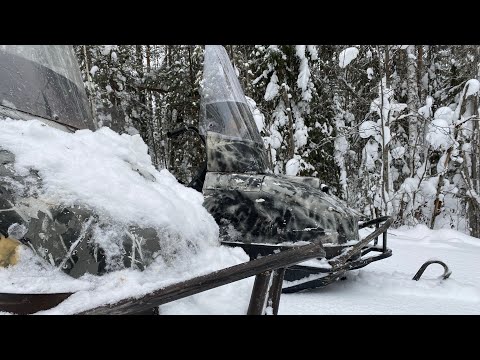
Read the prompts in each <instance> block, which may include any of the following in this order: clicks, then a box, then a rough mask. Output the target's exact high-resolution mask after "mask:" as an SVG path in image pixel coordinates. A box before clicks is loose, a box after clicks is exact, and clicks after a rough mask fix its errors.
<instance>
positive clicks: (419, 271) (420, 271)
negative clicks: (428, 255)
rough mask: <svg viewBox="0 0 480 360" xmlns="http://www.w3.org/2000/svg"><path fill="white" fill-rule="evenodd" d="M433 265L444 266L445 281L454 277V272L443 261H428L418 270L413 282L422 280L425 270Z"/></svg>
mask: <svg viewBox="0 0 480 360" xmlns="http://www.w3.org/2000/svg"><path fill="white" fill-rule="evenodd" d="M431 264H440V265H442V266H443V275H442V278H443V280H446V279H448V278H449V277H450V275H452V271H451V270H450V269H449V268H448V266H447V264H445V263H444V262H443V261H441V260H428V261H425V263H424V264H423V265H422V266H421V267H420V269H418V271H417V273H416V274H415V276H414V277H413V279H412V280H415V281H418V280H420V278H421V277H422V275H423V273H424V271H425V269H426V268H427V267H428V266H429V265H431Z"/></svg>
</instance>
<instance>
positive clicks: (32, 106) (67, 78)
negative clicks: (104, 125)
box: [0, 45, 94, 129]
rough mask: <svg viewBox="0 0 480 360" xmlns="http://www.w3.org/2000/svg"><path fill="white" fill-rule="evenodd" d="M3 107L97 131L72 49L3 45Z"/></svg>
mask: <svg viewBox="0 0 480 360" xmlns="http://www.w3.org/2000/svg"><path fill="white" fill-rule="evenodd" d="M0 107H5V108H9V109H12V110H16V111H21V112H23V113H27V114H30V115H33V116H37V117H41V118H45V119H49V120H53V121H55V122H58V123H61V124H64V125H68V126H72V127H74V128H77V129H84V128H89V129H93V128H94V122H93V119H92V115H91V112H90V108H89V104H88V100H87V96H86V93H85V89H84V85H83V81H82V77H81V74H80V68H79V66H78V63H77V60H76V58H75V54H74V52H73V48H72V47H71V46H69V45H0Z"/></svg>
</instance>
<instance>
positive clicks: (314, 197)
mask: <svg viewBox="0 0 480 360" xmlns="http://www.w3.org/2000/svg"><path fill="white" fill-rule="evenodd" d="M292 180H293V181H292ZM306 182H307V183H308V182H312V183H314V182H315V181H313V180H307V181H306ZM307 183H303V182H302V181H300V180H298V178H296V177H290V176H277V175H267V174H255V175H249V174H233V173H213V172H209V173H207V175H206V178H205V183H204V187H203V192H204V195H205V201H204V206H205V207H206V208H207V210H208V211H209V212H210V213H211V214H212V215H213V217H214V218H215V220H216V221H217V223H218V224H219V225H220V228H221V230H220V231H221V236H222V240H226V241H236V242H242V243H265V244H280V243H285V242H298V241H322V242H324V243H328V244H330V245H341V244H344V243H346V242H348V241H350V240H358V217H357V216H356V214H354V213H353V212H352V211H351V210H350V209H349V208H348V207H346V206H344V205H343V204H342V203H341V202H338V201H336V198H335V197H333V196H331V195H329V194H327V193H325V192H324V191H322V190H321V188H320V187H321V184H320V182H319V186H318V187H313V186H310V185H309V184H307ZM325 235H328V236H325Z"/></svg>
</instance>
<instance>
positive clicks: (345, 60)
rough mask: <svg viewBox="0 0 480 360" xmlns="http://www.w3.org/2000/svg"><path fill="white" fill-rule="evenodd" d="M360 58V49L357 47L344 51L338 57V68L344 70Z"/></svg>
mask: <svg viewBox="0 0 480 360" xmlns="http://www.w3.org/2000/svg"><path fill="white" fill-rule="evenodd" d="M357 56H358V49H357V48H356V47H349V48H346V49H345V50H343V51H342V52H341V53H340V54H339V55H338V66H340V67H341V68H342V69H343V68H345V67H346V66H348V64H350V63H351V62H352V61H353V60H355V59H356V58H357Z"/></svg>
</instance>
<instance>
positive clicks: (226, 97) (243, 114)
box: [200, 45, 263, 144]
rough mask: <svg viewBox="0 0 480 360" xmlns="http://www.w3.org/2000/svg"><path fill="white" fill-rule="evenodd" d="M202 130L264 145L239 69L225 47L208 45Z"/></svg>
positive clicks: (204, 70)
mask: <svg viewBox="0 0 480 360" xmlns="http://www.w3.org/2000/svg"><path fill="white" fill-rule="evenodd" d="M200 111H201V114H200V129H201V131H202V134H206V133H207V132H208V131H212V132H216V133H219V134H221V135H225V136H228V137H232V138H239V139H243V140H250V141H255V142H258V143H260V144H263V141H262V138H261V137H260V134H259V132H258V129H257V126H256V124H255V120H254V119H253V115H252V112H251V111H250V108H249V107H248V103H247V99H246V98H245V94H244V93H243V90H242V87H241V85H240V82H239V81H238V79H237V76H236V74H235V70H234V69H233V66H232V63H231V62H230V59H229V57H228V55H227V52H226V51H225V48H224V47H223V46H219V45H206V46H205V60H204V65H203V82H202V103H201V109H200Z"/></svg>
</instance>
